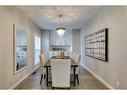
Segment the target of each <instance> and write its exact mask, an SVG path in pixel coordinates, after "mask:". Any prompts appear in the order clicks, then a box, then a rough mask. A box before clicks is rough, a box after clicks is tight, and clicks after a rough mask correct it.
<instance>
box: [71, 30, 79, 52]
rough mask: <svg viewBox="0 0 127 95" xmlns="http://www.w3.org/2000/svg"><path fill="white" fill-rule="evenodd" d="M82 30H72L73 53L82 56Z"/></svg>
mask: <svg viewBox="0 0 127 95" xmlns="http://www.w3.org/2000/svg"><path fill="white" fill-rule="evenodd" d="M80 33H81V30H80V29H72V52H75V53H77V54H80V50H81V49H80V47H81V41H80V40H81V34H80Z"/></svg>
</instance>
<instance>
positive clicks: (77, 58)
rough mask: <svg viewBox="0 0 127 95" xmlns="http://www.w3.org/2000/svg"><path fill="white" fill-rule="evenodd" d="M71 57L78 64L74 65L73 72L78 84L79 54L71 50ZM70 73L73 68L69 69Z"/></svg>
mask: <svg viewBox="0 0 127 95" xmlns="http://www.w3.org/2000/svg"><path fill="white" fill-rule="evenodd" d="M71 58H72V60H73V61H74V62H75V63H76V64H78V67H76V72H75V74H76V79H77V83H78V84H79V63H80V55H79V54H77V53H75V52H73V53H72V57H71ZM71 73H72V74H73V68H72V69H71Z"/></svg>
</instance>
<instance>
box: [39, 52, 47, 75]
mask: <svg viewBox="0 0 127 95" xmlns="http://www.w3.org/2000/svg"><path fill="white" fill-rule="evenodd" d="M47 61H48V57H47V55H46V54H45V53H43V54H41V55H40V62H41V72H42V73H43V72H44V65H45V64H46V62H47Z"/></svg>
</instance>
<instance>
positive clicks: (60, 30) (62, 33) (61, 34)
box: [56, 15, 66, 37]
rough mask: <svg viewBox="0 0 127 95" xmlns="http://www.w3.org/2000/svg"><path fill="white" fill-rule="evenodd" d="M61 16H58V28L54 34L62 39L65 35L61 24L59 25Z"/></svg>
mask: <svg viewBox="0 0 127 95" xmlns="http://www.w3.org/2000/svg"><path fill="white" fill-rule="evenodd" d="M62 16H63V15H59V18H60V27H58V28H56V32H57V34H58V35H59V37H62V36H63V35H64V33H65V30H66V29H65V28H64V27H62V24H61V18H62Z"/></svg>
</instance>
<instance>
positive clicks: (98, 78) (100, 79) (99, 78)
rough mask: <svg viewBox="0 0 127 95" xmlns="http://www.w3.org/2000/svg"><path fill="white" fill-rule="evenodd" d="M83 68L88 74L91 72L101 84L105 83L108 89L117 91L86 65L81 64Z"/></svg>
mask: <svg viewBox="0 0 127 95" xmlns="http://www.w3.org/2000/svg"><path fill="white" fill-rule="evenodd" d="M81 66H82V67H84V68H85V69H86V70H87V71H88V72H90V73H91V74H92V75H93V76H94V77H95V78H96V79H97V80H99V81H100V82H101V83H103V84H104V85H105V86H106V87H108V88H109V89H115V88H113V87H112V86H111V85H109V84H108V83H107V82H105V81H104V80H103V79H102V78H101V77H99V76H98V75H97V74H95V73H94V72H92V71H91V70H90V69H89V68H87V67H86V66H85V65H83V64H81Z"/></svg>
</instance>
